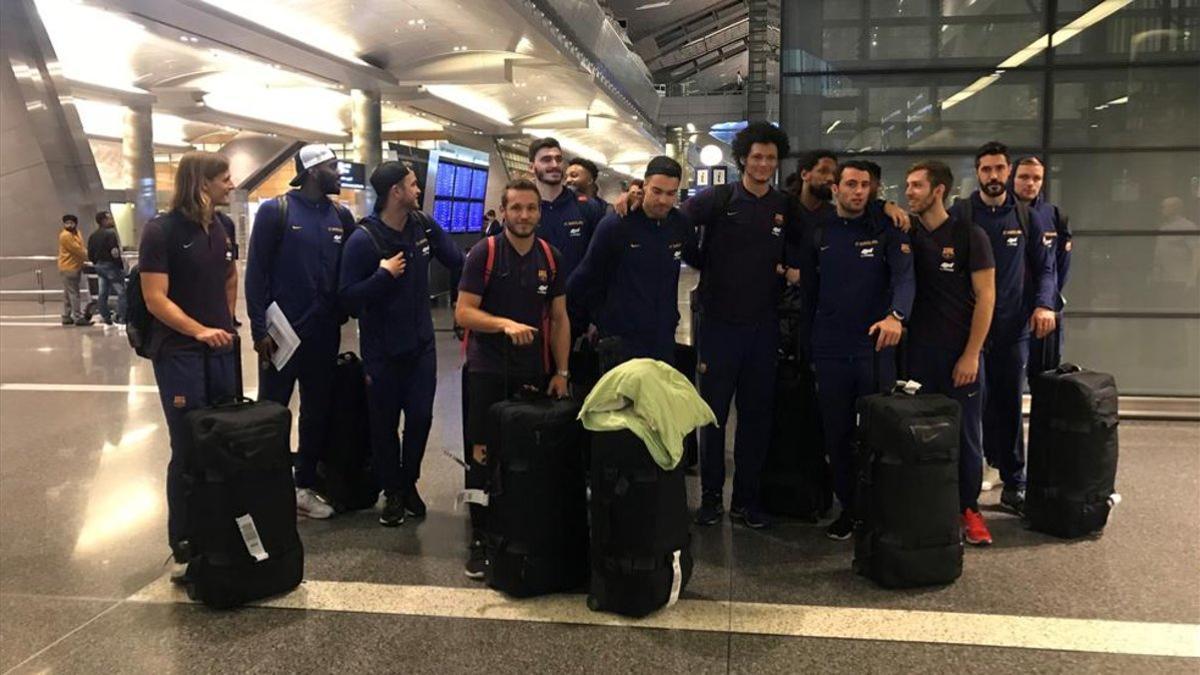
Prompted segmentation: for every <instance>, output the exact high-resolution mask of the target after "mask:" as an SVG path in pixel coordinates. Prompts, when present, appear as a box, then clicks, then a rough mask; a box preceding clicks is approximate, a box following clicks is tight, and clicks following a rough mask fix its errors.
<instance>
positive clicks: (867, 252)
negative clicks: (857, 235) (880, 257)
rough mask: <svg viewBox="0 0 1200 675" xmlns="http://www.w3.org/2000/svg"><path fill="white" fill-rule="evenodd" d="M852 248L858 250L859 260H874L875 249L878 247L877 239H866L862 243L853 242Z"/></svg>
mask: <svg viewBox="0 0 1200 675" xmlns="http://www.w3.org/2000/svg"><path fill="white" fill-rule="evenodd" d="M854 246H855V247H857V248H858V257H859V258H874V257H875V249H876V247H878V246H879V240H878V239H867V240H864V241H856V242H854Z"/></svg>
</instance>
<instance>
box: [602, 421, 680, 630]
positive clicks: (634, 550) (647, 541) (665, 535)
mask: <svg viewBox="0 0 1200 675" xmlns="http://www.w3.org/2000/svg"><path fill="white" fill-rule="evenodd" d="M590 479H591V486H592V499H591V513H592V576H591V589H590V592H589V593H588V607H590V608H591V609H593V610H596V611H607V612H616V613H617V614H624V615H626V616H635V617H640V616H646V615H647V614H649V613H651V612H653V611H655V610H657V609H660V608H662V607H665V606H669V605H671V604H674V603H675V601H676V600H678V599H679V593H680V592H681V591H682V590H683V589H684V587H685V586H687V582H688V579H690V578H691V576H692V564H693V563H692V553H691V547H690V541H691V535H690V534H689V532H688V526H689V524H690V522H691V521H690V519H689V517H688V506H687V487H686V485H685V484H684V466H683V465H682V464H680V465H679V466H677V467H675V469H673V470H671V471H665V470H663V468H662V467H660V466H659V465H658V464H657V463H656V462H655V461H654V459H653V458H652V457H651V456H650V452H649V451H648V450H647V449H646V445H645V443H643V442H642V440H641V439H640V438H638V436H637V434H634V433H633V432H632V431H605V432H600V433H595V434H592V467H591V473H590Z"/></svg>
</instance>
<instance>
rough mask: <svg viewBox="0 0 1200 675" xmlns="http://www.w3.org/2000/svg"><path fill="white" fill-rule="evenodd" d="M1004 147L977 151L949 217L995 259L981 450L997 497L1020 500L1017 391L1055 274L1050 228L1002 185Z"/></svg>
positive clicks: (1017, 507) (1048, 313) (1047, 329)
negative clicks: (997, 483)
mask: <svg viewBox="0 0 1200 675" xmlns="http://www.w3.org/2000/svg"><path fill="white" fill-rule="evenodd" d="M1010 169H1011V167H1010V165H1009V160H1008V148H1007V147H1005V146H1004V145H1003V144H1001V143H996V142H994V141H993V142H990V143H986V144H984V145H983V146H982V147H981V148H980V149H979V150H978V151H977V152H976V153H975V173H976V178H977V179H978V180H979V189H978V190H976V191H975V192H972V193H971V196H970V197H969V198H968V199H965V200H959V201H957V202H955V204H954V206H952V207H951V209H950V215H951V216H953V217H955V218H957V219H958V220H959V221H960V222H966V223H974V224H976V225H979V226H980V227H982V228H983V231H984V232H986V233H987V234H988V237H989V238H990V239H991V242H992V252H993V253H994V254H995V258H996V310H995V314H994V315H993V318H992V327H991V331H990V332H989V334H988V343H987V346H986V347H985V349H984V380H983V396H984V399H983V451H984V455H985V456H986V457H987V460H988V463H989V464H992V465H993V466H996V467H997V468H999V469H1000V478H1001V480H1003V481H1004V492H1003V493H1001V495H1000V503H1001V504H1003V505H1004V506H1006V507H1008V508H1009V509H1012V510H1013V511H1016V512H1018V513H1019V512H1020V511H1021V510H1022V509H1023V508H1024V506H1025V439H1024V433H1023V429H1022V423H1021V390H1022V387H1023V385H1024V381H1025V366H1026V362H1027V360H1028V358H1029V337H1030V332H1031V330H1032V333H1033V335H1034V336H1036V337H1040V338H1044V337H1046V336H1047V335H1049V334H1050V333H1052V332H1054V330H1055V323H1056V322H1055V318H1054V307H1055V306H1056V297H1057V294H1058V280H1057V274H1056V272H1055V261H1054V240H1055V233H1054V226H1053V225H1052V224H1050V223H1049V222H1047V221H1046V220H1045V218H1043V217H1042V215H1041V214H1039V213H1037V212H1035V211H1030V210H1029V209H1028V207H1026V206H1025V204H1023V203H1022V202H1020V201H1019V200H1018V199H1017V198H1016V196H1015V195H1013V194H1011V193H1010V192H1009V190H1008V188H1007V183H1008V175H1009V172H1010Z"/></svg>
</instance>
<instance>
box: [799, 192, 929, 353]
mask: <svg viewBox="0 0 1200 675" xmlns="http://www.w3.org/2000/svg"><path fill="white" fill-rule="evenodd" d="M814 232H815V231H814ZM820 233H821V234H820V246H819V248H818V247H817V246H816V242H815V241H814V240H813V239H809V240H808V242H807V253H808V256H809V258H810V262H809V263H808V264H806V265H805V267H804V268H802V269H808V270H815V271H816V275H817V282H816V285H817V294H816V302H815V306H816V317H815V319H814V322H813V335H812V345H813V356H814V357H817V358H822V357H824V358H837V357H851V356H853V357H860V356H866V355H870V354H871V352H873V351H874V349H875V337H873V336H871V335H869V334H868V333H867V331H868V330H869V329H870V327H871V325H872V324H874V323H876V322H877V321H880V320H882V319H883V318H884V317H886V316H887V315H888V313H889V312H890V311H892V310H895V311H897V312H899V313H901V314H903V315H904V316H909V315H910V314H911V312H912V304H913V295H914V293H915V285H916V284H915V282H914V279H913V267H912V249H911V246H910V244H909V239H908V235H907V234H905V233H904V232H901V231H900V230H897V229H895V228H893V227H891V226H883V227H880V226H879V225H878V224H877V223H876V221H875V219H873V218H871V216H870V215H869V214H864V215H862V216H859V217H857V218H842V217H840V216H838V215H837V213H836V212H834V213H833V214H832V215H831V216H830V217H828V218H826V219H825V221H824V222H823V223H822V224H821V225H820ZM810 273H811V272H810Z"/></svg>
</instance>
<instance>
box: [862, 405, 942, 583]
mask: <svg viewBox="0 0 1200 675" xmlns="http://www.w3.org/2000/svg"><path fill="white" fill-rule="evenodd" d="M858 419H859V422H858V430H857V443H858V447H857V451H856V456H855V464H856V466H857V469H858V474H859V482H858V490H857V492H856V493H855V510H856V522H855V528H854V570H855V571H856V572H858V573H859V574H862V575H864V576H866V577H868V578H870V579H872V580H874V581H875V582H876V583H878V584H879V585H881V586H884V587H887V588H907V587H913V586H929V585H936V584H948V583H951V582H953V581H954V580H955V579H957V578H958V577H959V576H960V575H961V574H962V559H963V542H962V533H961V530H960V525H959V515H960V514H959V509H958V455H959V450H958V442H959V427H960V424H961V411H960V409H959V406H958V403H957V402H956V401H954V400H953V399H951V398H949V397H946V396H942V395H940V394H927V395H917V394H910V393H907V392H905V391H903V390H899V391H896V392H893V393H888V394H876V395H872V396H865V397H863V398H861V399H859V400H858Z"/></svg>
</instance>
